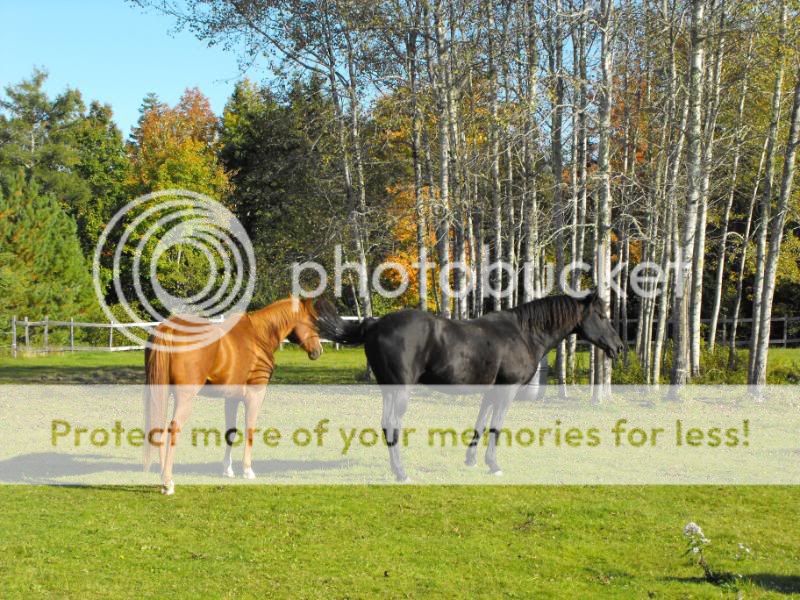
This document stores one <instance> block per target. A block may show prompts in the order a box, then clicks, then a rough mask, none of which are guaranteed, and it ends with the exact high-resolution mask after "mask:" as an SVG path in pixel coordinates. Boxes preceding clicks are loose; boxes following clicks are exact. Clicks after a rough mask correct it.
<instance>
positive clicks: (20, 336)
mask: <svg viewBox="0 0 800 600" xmlns="http://www.w3.org/2000/svg"><path fill="white" fill-rule="evenodd" d="M342 318H343V319H347V320H357V319H358V317H342ZM752 321H753V320H752V319H739V326H738V328H737V339H736V345H737V346H746V345H748V344H749V343H750V326H751V324H752ZM158 323H159V322H158V321H152V322H142V323H87V322H84V321H75V320H74V319H70V320H69V321H51V320H50V319H48V318H47V317H45V318H44V320H42V321H30V320H28V317H25V318H23V319H17V318H16V317H12V318H11V353H12V354H13V355H14V356H16V355H17V352H18V351H21V350H24V351H25V352H26V353H47V352H64V351H70V352H79V351H98V350H105V351H108V352H120V351H126V350H141V349H142V348H143V347H144V346H142V345H141V344H135V345H130V344H129V345H116V344H115V335H114V332H120V331H122V330H124V329H136V328H140V329H147V328H150V327H155V326H156V325H158ZM708 323H710V320H709V319H703V320H702V324H703V325H708ZM637 324H638V320H637V319H628V331H627V335H626V332H624V331H623V326H622V323H619V331H620V334H621V336H622V337H624V338H625V342H626V343H628V344H633V343H634V341H635V339H636V326H637ZM732 324H733V320H732V319H720V320H719V325H718V329H717V331H718V333H717V338H718V341H719V343H721V344H723V345H725V344H727V343H728V335H729V331H730V326H731V325H732ZM655 326H657V322H654V328H655ZM671 327H672V324H671V323H668V328H667V335H668V336H669V335H670V329H671ZM56 328H66V329H67V331H68V337H67V340H68V341H67V342H66V343H65V344H52V343H51V341H50V334H51V333H52V331H53V330H54V329H56ZM79 329H105V330H107V331H108V336H107V337H105V336H103V337H104V338H105V339H107V341H108V343H107V344H106V343H104V344H102V345H99V344H94V345H85V344H84V345H80V344H76V343H75V331H76V330H79ZM33 330H41V342H40V344H38V345H37V344H32V343H31V338H32V334H31V332H32V331H33ZM770 334H771V339H770V346H771V347H783V348H787V347H789V346H794V345H800V317H788V316H784V317H774V318H773V319H772V327H771V328H770ZM116 338H117V339H120V335H117V336H116ZM122 338H125V336H124V335H123V336H122ZM125 339H127V338H125ZM704 339H705V336H704ZM321 341H322V342H323V343H326V344H333V343H334V342H332V341H331V340H325V339H323V340H321ZM286 343H288V340H284V341H283V342H281V348H282V347H283V345H284V344H286ZM335 346H336V348H337V349H338V348H339V344H335Z"/></svg>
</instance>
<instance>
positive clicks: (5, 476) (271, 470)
mask: <svg viewBox="0 0 800 600" xmlns="http://www.w3.org/2000/svg"><path fill="white" fill-rule="evenodd" d="M350 464H352V462H351V461H348V460H316V461H315V460H254V461H253V469H254V470H255V471H256V473H261V474H264V475H267V474H275V473H292V472H297V471H316V470H326V469H341V468H342V467H344V466H346V465H350ZM151 471H153V468H151ZM98 473H142V466H141V465H140V464H137V463H133V462H118V461H112V460H108V459H107V458H106V457H103V456H101V455H97V454H83V455H72V454H59V453H56V452H38V453H30V454H22V455H20V456H15V457H13V458H8V459H5V460H2V461H0V483H31V484H44V485H60V484H61V483H60V482H59V481H57V479H56V478H60V477H80V476H85V475H94V474H98ZM175 475H177V476H184V475H201V476H218V477H219V478H220V481H230V480H227V479H223V477H222V455H221V454H220V460H219V461H218V462H207V463H180V462H178V463H176V465H175ZM70 485H71V484H70ZM110 487H114V488H116V487H117V486H110Z"/></svg>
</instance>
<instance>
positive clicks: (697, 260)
mask: <svg viewBox="0 0 800 600" xmlns="http://www.w3.org/2000/svg"><path fill="white" fill-rule="evenodd" d="M724 28H725V4H724V0H723V3H722V6H721V15H720V23H719V28H718V30H717V36H718V37H719V40H718V41H717V48H716V52H715V57H714V68H713V70H712V75H711V80H710V85H711V98H710V106H709V108H708V111H707V113H706V120H705V126H704V128H703V137H704V141H703V146H702V147H703V149H702V158H701V168H702V183H701V185H700V201H699V204H698V207H697V211H698V214H697V230H696V232H695V237H694V257H693V260H692V290H691V298H690V302H689V310H690V312H691V321H690V325H689V332H690V335H691V344H690V350H689V355H690V363H691V373H692V375H698V374H699V373H700V337H701V336H700V334H701V331H700V328H701V309H702V305H703V272H704V270H705V256H706V252H705V250H706V224H707V221H708V190H709V186H710V181H711V168H712V159H713V157H714V142H715V130H716V124H717V114H718V113H719V99H720V75H721V73H722V55H723V51H724V48H725V38H724V37H722V31H724Z"/></svg>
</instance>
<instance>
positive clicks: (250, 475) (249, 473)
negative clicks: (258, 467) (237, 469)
mask: <svg viewBox="0 0 800 600" xmlns="http://www.w3.org/2000/svg"><path fill="white" fill-rule="evenodd" d="M242 477H244V478H245V479H255V478H256V474H255V472H254V471H253V469H252V468H250V467H247V468H246V469H245V470H244V472H243V473H242Z"/></svg>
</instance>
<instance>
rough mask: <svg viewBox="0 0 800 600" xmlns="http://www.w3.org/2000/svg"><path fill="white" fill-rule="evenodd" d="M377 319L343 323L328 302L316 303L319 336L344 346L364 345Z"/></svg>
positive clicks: (370, 318) (371, 318) (369, 318)
mask: <svg viewBox="0 0 800 600" xmlns="http://www.w3.org/2000/svg"><path fill="white" fill-rule="evenodd" d="M377 322H378V319H375V318H373V317H367V318H366V319H364V320H362V321H345V320H344V319H342V317H340V316H339V314H338V313H337V312H336V309H335V308H334V307H333V305H332V304H330V303H329V302H324V303H323V302H318V303H317V328H318V329H319V333H320V336H321V337H323V338H325V339H327V340H330V341H332V342H336V343H337V344H344V345H345V346H359V345H361V344H363V343H364V338H365V337H366V335H367V331H369V329H370V327H372V326H373V325H374V324H375V323H377Z"/></svg>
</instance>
